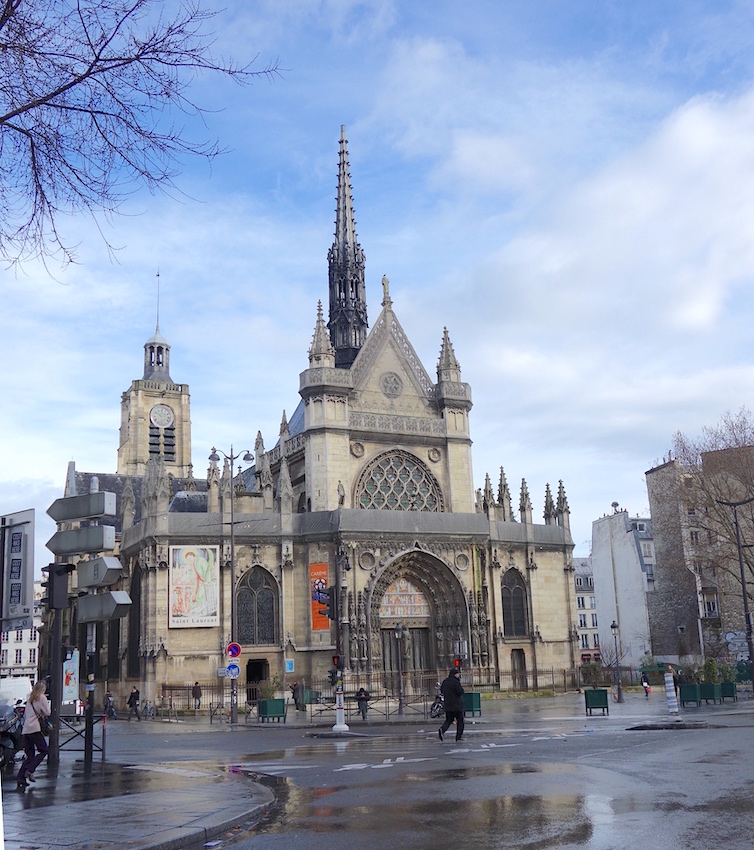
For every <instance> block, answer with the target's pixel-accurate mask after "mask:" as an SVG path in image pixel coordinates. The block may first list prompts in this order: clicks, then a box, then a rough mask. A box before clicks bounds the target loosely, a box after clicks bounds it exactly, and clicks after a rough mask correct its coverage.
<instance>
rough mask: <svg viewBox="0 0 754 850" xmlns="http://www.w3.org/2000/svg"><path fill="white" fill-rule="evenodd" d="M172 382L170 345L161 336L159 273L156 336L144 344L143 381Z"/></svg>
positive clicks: (158, 281) (158, 278) (158, 273)
mask: <svg viewBox="0 0 754 850" xmlns="http://www.w3.org/2000/svg"><path fill="white" fill-rule="evenodd" d="M150 380H155V381H167V382H168V383H171V384H172V383H173V382H172V381H171V380H170V344H169V343H168V341H167V340H166V339H165V338H164V337H163V336H162V335H161V334H160V272H159V269H158V271H157V320H156V321H155V330H154V335H153V336H151V337H150V338H149V339H148V340H147V341H146V342H145V343H144V376H143V377H142V381H150Z"/></svg>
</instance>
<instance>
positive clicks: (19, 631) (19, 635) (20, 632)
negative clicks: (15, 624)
mask: <svg viewBox="0 0 754 850" xmlns="http://www.w3.org/2000/svg"><path fill="white" fill-rule="evenodd" d="M23 639H24V630H23V629H16V640H17V641H18V642H19V643H21V641H22V640H23Z"/></svg>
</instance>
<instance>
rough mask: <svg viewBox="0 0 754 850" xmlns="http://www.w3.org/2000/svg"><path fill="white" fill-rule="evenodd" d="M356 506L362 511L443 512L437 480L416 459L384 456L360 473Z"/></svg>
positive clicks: (392, 453) (405, 454)
mask: <svg viewBox="0 0 754 850" xmlns="http://www.w3.org/2000/svg"><path fill="white" fill-rule="evenodd" d="M355 502H356V506H357V507H359V508H364V509H365V510H392V511H433V512H438V511H442V510H443V498H442V491H441V490H440V485H439V484H438V482H437V479H436V478H435V477H434V475H432V473H431V472H430V471H429V469H428V468H427V467H426V466H425V464H424V463H423V462H422V461H421V460H419V458H417V457H416V456H415V455H412V454H410V453H409V452H406V451H402V450H394V451H390V452H385V453H384V454H382V455H379V456H378V457H377V458H375V459H374V460H373V461H372V462H371V463H370V464H369V465H368V466H367V467H366V469H365V470H364V471H363V472H362V474H361V476H360V478H359V481H358V483H357V485H356V493H355Z"/></svg>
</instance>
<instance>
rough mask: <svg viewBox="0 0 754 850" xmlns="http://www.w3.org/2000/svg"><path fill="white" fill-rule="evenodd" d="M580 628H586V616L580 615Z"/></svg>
mask: <svg viewBox="0 0 754 850" xmlns="http://www.w3.org/2000/svg"><path fill="white" fill-rule="evenodd" d="M579 628H580V629H585V628H586V614H579Z"/></svg>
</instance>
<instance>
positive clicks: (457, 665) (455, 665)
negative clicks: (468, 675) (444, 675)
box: [453, 658, 461, 670]
mask: <svg viewBox="0 0 754 850" xmlns="http://www.w3.org/2000/svg"><path fill="white" fill-rule="evenodd" d="M453 669H454V670H460V669H461V659H460V658H454V659H453Z"/></svg>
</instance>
